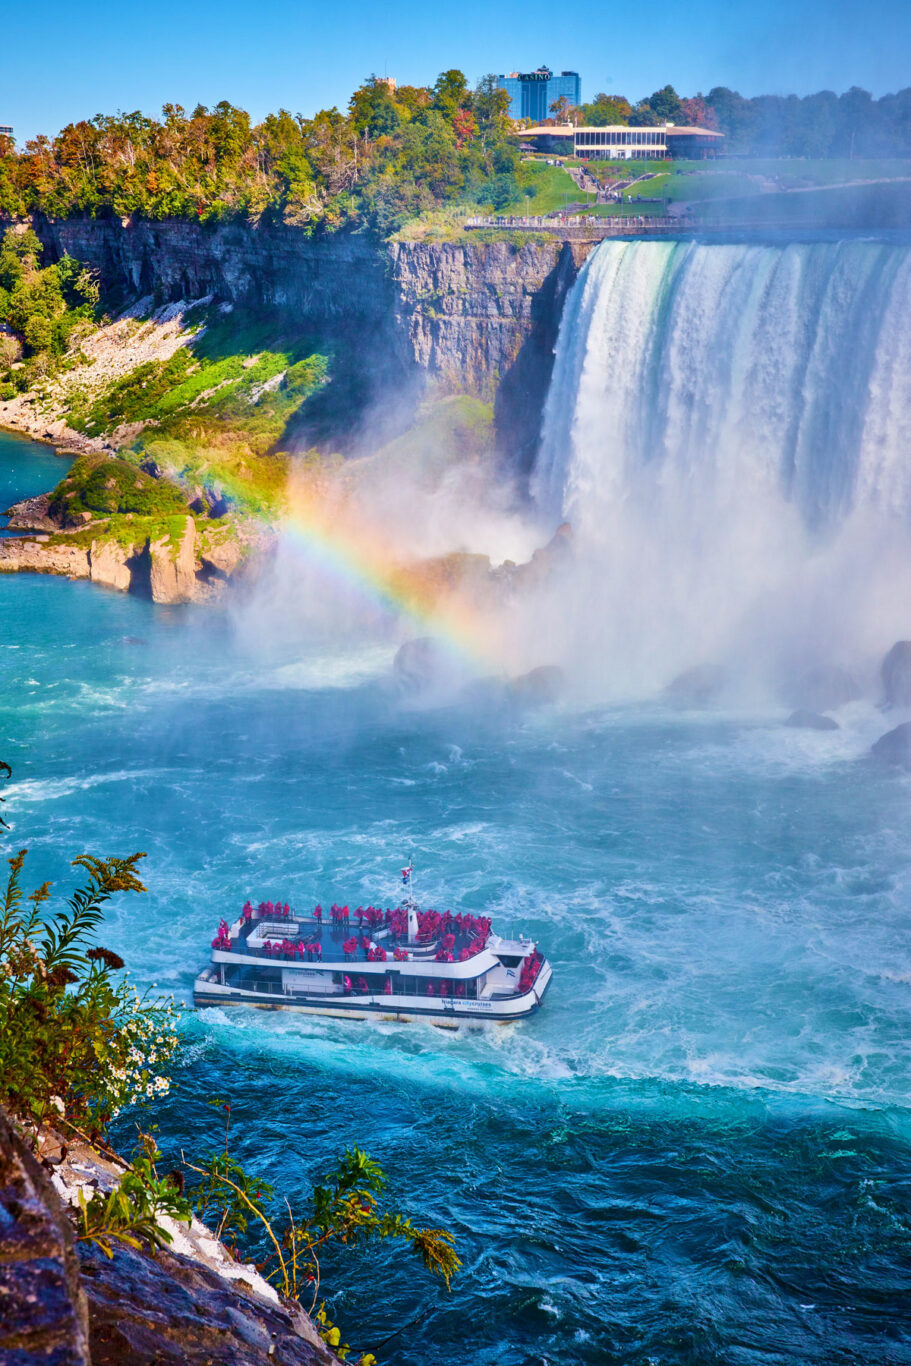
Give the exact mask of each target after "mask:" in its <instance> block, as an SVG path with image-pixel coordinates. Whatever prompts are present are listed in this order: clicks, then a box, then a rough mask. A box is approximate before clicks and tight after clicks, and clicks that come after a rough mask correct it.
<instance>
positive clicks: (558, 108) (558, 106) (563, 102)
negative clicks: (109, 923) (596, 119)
mask: <svg viewBox="0 0 911 1366" xmlns="http://www.w3.org/2000/svg"><path fill="white" fill-rule="evenodd" d="M572 107H573V106H572V105H571V104H570V102H569V100H568V99H567V98H566V96H565V95H561V96H560V98H559V99H558V100H554V102H553V104H552V105H551V106H550V112H551V113H552V114H553V116H554V118H555V119H556V120H557V123H566V122H567V121H568V120H569V111H570V110H571V109H572Z"/></svg>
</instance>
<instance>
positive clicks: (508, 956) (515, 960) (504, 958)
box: [497, 953, 522, 968]
mask: <svg viewBox="0 0 911 1366" xmlns="http://www.w3.org/2000/svg"><path fill="white" fill-rule="evenodd" d="M497 957H498V958H499V960H500V962H501V963H502V964H503V966H504V968H517V967H518V966H519V964H520V963H521V961H522V959H521V958H520V957H519V956H518V954H512V953H501V954H498V955H497Z"/></svg>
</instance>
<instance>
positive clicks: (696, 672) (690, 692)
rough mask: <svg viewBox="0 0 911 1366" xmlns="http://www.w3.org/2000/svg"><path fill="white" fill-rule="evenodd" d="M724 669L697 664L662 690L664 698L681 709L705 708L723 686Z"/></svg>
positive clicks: (715, 665)
mask: <svg viewBox="0 0 911 1366" xmlns="http://www.w3.org/2000/svg"><path fill="white" fill-rule="evenodd" d="M725 681H726V675H725V672H724V669H722V668H720V666H719V665H717V664H697V666H696V667H695V668H694V669H687V670H686V671H685V672H684V673H682V674H678V675H677V677H676V678H675V679H673V681H672V682H670V683H669V684H668V685H667V687H666V688H665V690H664V695H665V697H668V698H670V699H671V701H673V702H677V703H679V704H680V706H681V707H707V706H708V705H709V703H710V702H714V701H715V699H716V697H717V696H718V694H719V693H720V692H721V690H722V688H723V687H724V685H725Z"/></svg>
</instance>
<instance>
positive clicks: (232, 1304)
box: [0, 1111, 338, 1366]
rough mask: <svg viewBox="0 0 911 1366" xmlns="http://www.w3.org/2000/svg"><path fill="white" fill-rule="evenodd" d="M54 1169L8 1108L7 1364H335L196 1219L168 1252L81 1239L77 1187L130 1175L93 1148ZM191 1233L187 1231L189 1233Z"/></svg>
mask: <svg viewBox="0 0 911 1366" xmlns="http://www.w3.org/2000/svg"><path fill="white" fill-rule="evenodd" d="M45 1146H46V1148H47V1149H48V1153H50V1157H49V1156H48V1153H46V1154H45V1162H49V1161H50V1160H52V1162H53V1165H52V1166H51V1167H50V1170H52V1171H53V1176H51V1177H49V1176H48V1173H47V1169H46V1167H45V1166H42V1164H41V1163H40V1162H39V1161H38V1160H37V1159H36V1157H35V1156H34V1155H33V1153H32V1152H31V1151H30V1150H29V1149H28V1148H27V1147H26V1145H25V1143H24V1142H23V1141H22V1138H21V1137H20V1135H19V1134H18V1133H17V1132H16V1131H15V1129H14V1128H13V1126H12V1125H11V1124H10V1123H9V1122H8V1120H7V1118H6V1116H5V1115H4V1114H3V1112H2V1111H0V1361H2V1362H3V1363H9V1366H13V1363H15V1366H49V1363H53V1366H149V1363H150V1362H155V1363H157V1364H158V1366H268V1363H270V1362H284V1363H286V1364H287V1366H338V1357H337V1356H336V1355H335V1353H334V1352H332V1351H330V1349H329V1348H328V1347H327V1346H326V1345H325V1343H324V1342H322V1341H321V1339H320V1338H319V1336H318V1335H317V1332H316V1329H315V1327H314V1325H313V1323H312V1322H311V1320H310V1319H309V1318H308V1317H307V1315H306V1314H305V1313H304V1312H303V1310H302V1309H301V1308H300V1306H299V1305H297V1304H295V1303H293V1302H292V1301H290V1300H283V1299H282V1298H280V1296H279V1295H278V1294H276V1292H275V1291H274V1289H273V1288H272V1287H271V1286H270V1285H267V1284H266V1283H265V1282H264V1281H263V1280H262V1278H261V1277H260V1276H259V1275H258V1273H257V1272H256V1270H255V1268H254V1267H252V1266H245V1265H243V1264H241V1263H238V1262H235V1261H234V1260H233V1259H232V1258H231V1257H230V1255H229V1254H228V1252H227V1250H226V1249H225V1248H224V1247H223V1246H222V1245H221V1244H220V1243H219V1242H217V1240H216V1239H215V1238H214V1237H213V1236H212V1234H211V1233H210V1231H209V1230H208V1229H207V1228H206V1227H205V1226H204V1225H202V1224H200V1223H199V1222H198V1221H197V1220H194V1221H193V1224H192V1226H191V1227H190V1228H189V1229H186V1228H185V1226H184V1225H180V1226H178V1225H176V1224H169V1228H170V1232H171V1236H172V1238H173V1239H174V1241H173V1244H172V1245H171V1246H170V1247H167V1248H163V1249H160V1250H158V1251H157V1252H155V1253H154V1255H153V1254H152V1252H151V1251H150V1250H149V1249H148V1247H147V1246H145V1245H143V1246H141V1247H138V1248H132V1247H129V1246H127V1245H126V1244H124V1243H118V1242H114V1244H113V1247H112V1255H111V1256H110V1257H108V1256H106V1255H105V1254H103V1253H102V1252H101V1251H100V1250H99V1249H98V1248H97V1247H95V1246H94V1245H93V1244H91V1243H86V1242H82V1243H79V1244H78V1245H77V1244H76V1242H75V1241H74V1235H73V1225H72V1222H71V1220H70V1218H69V1217H68V1215H67V1212H66V1205H67V1203H69V1204H72V1203H73V1201H74V1199H75V1193H76V1191H77V1189H82V1190H83V1191H86V1190H88V1191H89V1192H90V1189H91V1188H92V1187H95V1186H100V1187H101V1188H102V1189H103V1190H108V1189H109V1188H110V1187H111V1185H112V1184H114V1183H115V1182H116V1181H117V1180H119V1178H120V1176H121V1175H122V1174H123V1168H122V1166H121V1167H118V1166H116V1165H115V1164H113V1163H112V1162H110V1161H108V1160H107V1159H104V1158H102V1157H101V1155H100V1154H98V1153H96V1152H95V1151H94V1150H93V1149H91V1148H89V1147H88V1145H87V1144H82V1143H79V1144H76V1145H75V1146H74V1145H73V1144H70V1145H69V1155H68V1156H64V1154H66V1153H67V1149H66V1148H64V1147H63V1145H62V1144H61V1142H60V1140H57V1144H56V1146H57V1147H58V1148H59V1152H57V1153H52V1152H50V1150H51V1149H53V1148H54V1146H55V1145H54V1144H53V1143H50V1144H47V1143H46V1144H45ZM181 1230H183V1232H181Z"/></svg>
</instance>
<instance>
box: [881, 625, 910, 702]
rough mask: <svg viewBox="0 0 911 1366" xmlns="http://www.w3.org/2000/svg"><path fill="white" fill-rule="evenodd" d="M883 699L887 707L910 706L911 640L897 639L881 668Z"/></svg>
mask: <svg viewBox="0 0 911 1366" xmlns="http://www.w3.org/2000/svg"><path fill="white" fill-rule="evenodd" d="M881 674H882V680H883V696H884V701H885V703H886V705H887V706H889V707H909V706H911V640H897V641H896V642H895V644H894V645H893V646H892V649H891V650H890V651H889V653H888V654H887V655H886V657H885V659H884V660H883V662H882V668H881Z"/></svg>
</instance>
